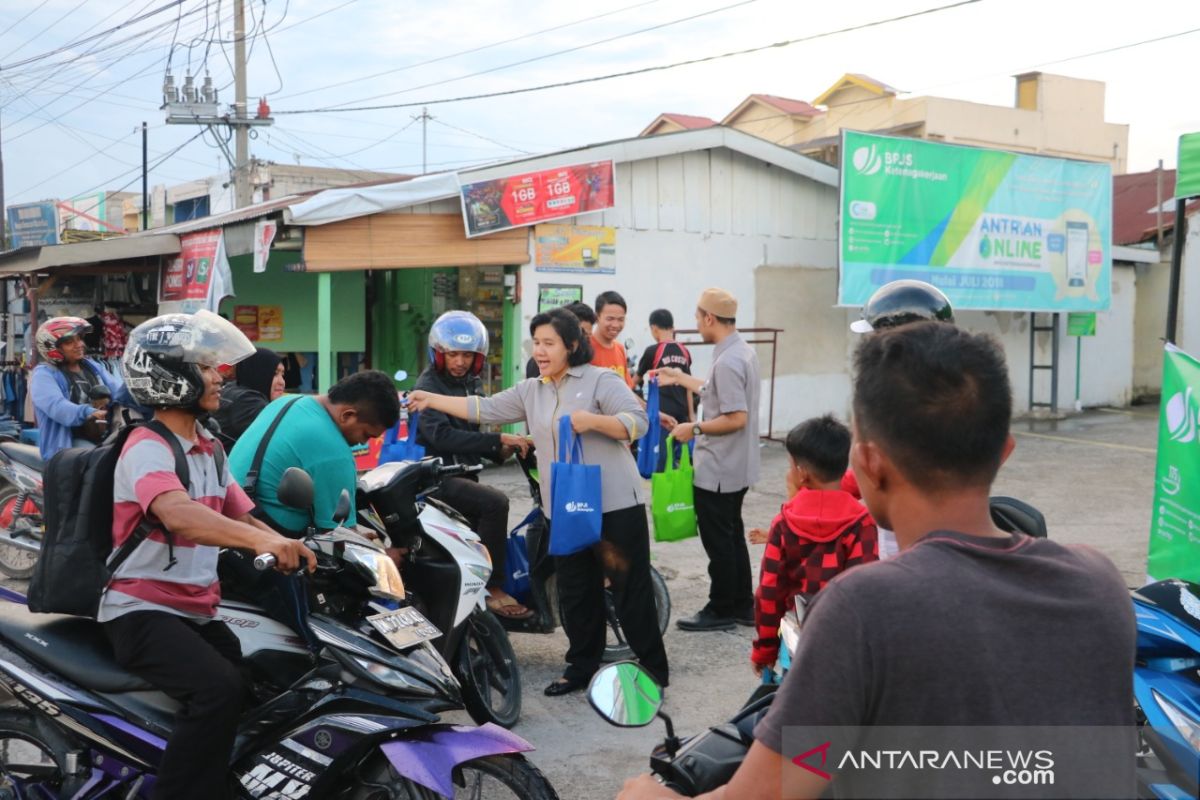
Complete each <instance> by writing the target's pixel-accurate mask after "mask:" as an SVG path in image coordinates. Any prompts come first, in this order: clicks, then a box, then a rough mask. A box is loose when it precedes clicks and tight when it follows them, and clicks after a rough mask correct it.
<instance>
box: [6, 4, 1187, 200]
mask: <svg viewBox="0 0 1200 800" xmlns="http://www.w3.org/2000/svg"><path fill="white" fill-rule="evenodd" d="M952 3H953V0H858V2H855V3H802V2H797V0H595V2H592V3H587V4H574V3H562V2H542V1H541V0H525V2H522V3H499V2H495V0H493V1H492V2H475V1H469V0H440V2H436V3H434V2H413V0H247V10H246V14H247V27H248V28H249V29H252V31H253V33H254V36H253V39H252V46H251V55H250V60H249V61H250V65H249V72H248V74H249V81H248V83H249V95H250V97H251V102H250V106H251V113H253V110H254V109H255V108H257V98H259V97H260V96H266V97H267V99H268V102H269V104H270V106H271V109H272V112H273V114H274V115H275V119H276V122H275V124H274V125H273V126H272V127H269V128H261V129H258V130H257V131H256V133H257V134H258V137H257V138H256V139H254V140H253V141H252V142H251V148H250V149H251V154H252V155H254V156H255V157H257V158H260V159H263V160H268V161H274V162H277V163H288V164H295V163H301V164H307V165H313V166H333V167H343V168H347V169H354V170H360V169H361V170H382V171H388V172H398V173H407V174H419V173H420V172H421V170H422V127H424V128H425V133H426V141H427V145H426V154H425V160H426V162H427V164H428V166H427V168H428V170H429V171H437V170H445V169H454V168H458V167H465V166H469V165H472V164H479V163H485V162H489V161H497V160H504V159H508V158H517V157H521V156H523V155H525V154H527V153H538V152H547V151H553V150H558V149H564V148H568V147H575V146H580V145H585V144H589V143H595V142H603V141H608V140H612V139H620V138H625V137H630V136H635V135H637V133H638V132H639V131H641V130H642V128H644V127H645V126H646V125H647V124H649V123H650V122H651V121H652V120H653V119H654V118H655V117H656V116H657V115H658V114H659V113H660V112H664V111H671V112H678V113H687V114H698V115H703V116H709V117H713V118H715V119H720V118H722V117H723V116H725V115H726V114H727V113H728V112H729V111H730V110H732V109H733V108H734V107H735V106H737V105H738V103H740V102H741V101H742V100H743V99H745V97H746V96H747V95H749V94H752V93H766V94H775V95H780V96H784V97H791V98H796V99H800V100H812V99H813V98H815V97H817V96H818V95H819V94H820V93H821V92H823V91H824V90H825V89H826V88H828V87H829V86H830V85H831V84H833V83H834V82H835V81H836V80H837V79H838V78H839V77H840V76H841V75H842V74H843V73H846V72H857V73H865V74H868V75H871V76H873V77H875V78H877V79H879V80H882V81H883V82H885V83H888V84H890V85H892V86H894V87H897V88H898V89H901V90H903V91H904V92H905V93H906V94H905V95H902V96H920V95H935V96H942V97H953V98H959V99H964V100H971V101H975V102H981V103H991V104H996V105H1005V106H1011V105H1012V103H1013V96H1014V84H1013V80H1012V76H1013V75H1015V74H1018V73H1021V72H1026V71H1030V70H1035V69H1041V70H1042V71H1045V72H1051V73H1056V74H1063V75H1070V76H1073V77H1079V78H1088V79H1092V80H1100V81H1104V82H1105V83H1106V84H1107V96H1106V118H1107V120H1108V121H1109V122H1114V123H1126V124H1129V126H1130V134H1129V146H1130V159H1129V169H1130V171H1142V170H1149V169H1153V168H1154V167H1155V166H1156V164H1157V163H1158V161H1159V159H1162V160H1163V161H1164V162H1165V164H1166V166H1168V167H1171V166H1173V165H1174V162H1175V148H1176V146H1177V141H1178V137H1179V135H1180V134H1182V133H1185V132H1191V131H1197V130H1200V104H1197V103H1195V102H1194V101H1193V100H1192V99H1191V98H1192V95H1193V90H1194V81H1193V79H1186V78H1184V77H1183V71H1184V69H1185V67H1187V66H1190V65H1191V63H1192V61H1191V59H1188V58H1187V56H1189V55H1191V54H1193V53H1194V52H1195V49H1196V46H1197V43H1198V42H1200V7H1192V6H1190V5H1189V4H1180V3H1178V2H1177V0H1171V2H1167V0H1140V2H1138V3H1136V4H1133V3H1124V4H1119V5H1117V4H1114V5H1112V6H1111V7H1110V8H1104V9H1102V8H1101V6H1099V5H1097V4H1095V3H1083V2H1078V0H1069V1H1068V0H1038V1H1037V2H1035V1H1033V0H979V2H973V3H965V4H961V5H957V6H956V7H952V8H945V9H943V10H937V11H932V12H931V13H927V14H923V15H919V16H914V17H911V18H909V19H902V20H895V21H886V20H889V19H891V18H895V17H899V16H902V15H906V14H913V13H915V12H920V11H926V10H932V9H937V8H939V7H941V6H945V5H951V4H952ZM169 4H170V7H169V8H167V9H166V10H162V11H159V12H158V13H155V14H153V15H151V16H149V17H147V18H146V19H144V20H141V21H131V20H133V18H135V17H137V16H139V15H140V14H147V13H150V12H154V11H156V10H157V9H160V8H162V7H164V6H168V5H169ZM2 6H3V8H0V148H2V150H0V152H2V154H3V162H4V189H5V199H6V201H7V203H9V204H14V203H21V202H30V201H35V200H40V199H47V198H67V197H72V196H78V195H81V194H84V193H86V192H89V191H96V190H99V189H101V188H103V189H110V190H118V189H122V188H125V189H126V190H133V191H137V190H140V185H141V184H140V180H141V178H140V176H141V123H142V122H143V121H145V122H147V123H148V125H149V150H150V164H151V176H150V183H151V184H152V185H154V184H167V185H174V184H177V183H182V182H185V181H188V180H194V179H197V178H201V177H205V176H208V175H213V174H217V173H219V172H221V171H224V170H226V169H227V168H228V165H227V162H226V161H225V157H224V156H223V155H222V150H221V148H220V146H219V144H218V142H217V141H216V138H217V136H220V137H221V138H222V139H223V138H224V137H225V136H226V135H227V133H228V131H219V132H216V133H212V132H202V130H201V128H198V127H196V126H188V125H167V124H165V122H164V118H165V113H164V112H163V111H162V110H160V105H161V97H162V95H161V85H162V80H163V75H164V72H165V70H166V68H167V65H168V63H169V64H170V68H171V71H172V73H173V74H174V75H175V77H176V83H182V78H183V75H184V74H185V73H186V72H187V71H188V70H189V69H190V70H191V72H192V73H193V74H196V75H198V76H200V77H201V78H202V77H203V75H204V73H205V71H206V70H207V72H208V73H209V74H210V75H211V76H212V78H213V81H214V83H215V84H216V85H217V86H218V87H225V88H223V89H222V91H221V95H220V99H221V103H222V105H223V106H224V105H227V104H228V103H231V102H232V101H233V87H232V69H231V66H230V64H231V59H232V56H233V47H232V43H231V40H232V30H233V27H232V22H231V21H232V16H233V3H232V0H183V2H182V3H180V4H178V5H173V4H171V0H7V2H4V3H3V4H2ZM123 23H128V24H125V25H124V27H122V28H121V29H119V30H117V31H114V32H110V33H105V32H106V31H108V29H110V28H113V27H114V26H117V25H122V24H123ZM869 23H881V24H877V25H874V26H871V27H861V26H865V25H868V24H869ZM846 28H858V29H857V30H850V31H846V32H841V33H837V31H841V30H843V29H846ZM97 34H104V35H102V36H96V35H97ZM826 34H828V35H826ZM93 36H95V37H96V38H93V39H91V40H90V41H82V42H81V41H80V40H81V39H84V40H86V39H87V38H88V37H93ZM1162 37H1170V38H1162ZM791 39H807V40H806V41H799V42H797V43H794V44H791V45H788V46H786V47H775V48H770V49H767V50H764V51H762V52H758V53H753V54H749V55H742V56H737V57H731V58H724V59H719V60H713V61H709V62H706V63H702V64H696V65H691V66H682V67H678V68H675V69H669V70H662V71H653V72H647V73H644V74H640V75H636V76H631V77H623V78H616V79H612V80H605V81H596V82H590V83H584V84H579V85H574V86H567V87H562V88H554V89H547V90H544V91H535V92H527V93H521V94H510V95H507V96H501V97H492V98H486V99H476V100H463V99H459V100H455V101H453V102H437V101H441V100H446V99H451V98H462V97H464V96H467V95H477V94H489V93H495V92H511V91H513V90H518V89H524V88H528V87H535V86H540V85H544V84H549V83H557V82H563V81H572V80H577V79H582V78H588V77H592V76H601V75H606V74H610V73H615V72H625V71H629V70H636V69H642V68H646V67H652V66H658V65H664V64H670V63H674V62H677V61H686V60H690V59H697V58H703V57H707V56H713V55H718V54H722V53H728V52H732V51H738V50H743V49H750V48H756V47H762V46H763V45H768V44H771V43H774V42H780V41H784V40H791ZM1156 39H1157V40H1159V41H1151V42H1148V43H1145V44H1137V43H1139V42H1146V41H1147V40H1156ZM1129 45H1136V46H1129ZM1117 48H1120V49H1117ZM1102 50H1110V51H1111V52H1107V53H1102V54H1099V55H1089V54H1095V53H1097V52H1098V51H1102ZM46 54H51V55H48V56H46V57H43V58H37V59H36V60H32V61H30V62H29V63H24V64H23V63H22V62H24V61H26V60H27V59H35V58H36V57H39V56H45V55H46ZM1055 62H1057V63H1055ZM1175 73H1179V75H1178V76H1176V74H1175ZM423 103H428V104H429V105H428V110H429V114H430V115H431V116H432V117H433V119H432V120H431V121H428V122H426V123H425V124H424V126H423V125H422V123H421V122H420V121H417V120H414V119H413V117H414V116H417V115H419V114H420V113H421V108H422V106H421V104H423ZM388 104H415V105H413V106H412V107H404V108H392V109H382V110H371V111H337V112H336V113H313V112H314V111H315V110H318V109H329V108H333V107H346V106H349V107H356V106H364V105H367V106H372V105H388ZM285 112H303V113H285ZM193 137H197V138H193ZM189 140H191V141H189ZM230 147H232V144H231V145H230Z"/></svg>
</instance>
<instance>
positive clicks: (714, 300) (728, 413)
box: [658, 289, 760, 631]
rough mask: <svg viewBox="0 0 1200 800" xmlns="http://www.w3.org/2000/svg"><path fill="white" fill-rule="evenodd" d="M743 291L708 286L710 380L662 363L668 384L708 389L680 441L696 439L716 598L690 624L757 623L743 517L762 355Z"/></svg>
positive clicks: (704, 332)
mask: <svg viewBox="0 0 1200 800" xmlns="http://www.w3.org/2000/svg"><path fill="white" fill-rule="evenodd" d="M736 322H737V299H736V298H735V297H734V296H733V295H731V294H730V293H729V292H727V291H725V290H724V289H706V290H705V291H704V293H703V294H701V295H700V301H699V303H697V308H696V328H697V329H698V330H699V331H700V336H701V337H702V338H703V339H704V341H705V342H711V343H712V344H715V345H716V348H715V350H714V351H713V364H712V369H711V370H710V371H709V375H708V379H707V380H704V381H702V380H700V379H699V378H695V377H693V376H691V375H686V374H684V373H683V372H682V371H680V370H679V369H677V368H674V367H663V368H661V369H659V370H658V376H659V385H660V386H683V387H685V388H688V389H691V390H692V391H693V392H696V393H698V394H699V395H700V403H701V408H702V411H703V419H702V420H701V421H700V422H698V423H692V422H681V423H679V425H677V426H676V427H675V430H674V431H672V432H671V433H672V435H673V436H674V437H675V441H677V442H680V443H687V442H688V441H690V440H691V439H693V438H695V439H696V456H695V465H696V466H695V469H696V477H695V498H696V519H697V522H698V523H699V527H700V541H701V542H702V543H703V544H704V551H705V552H706V553H707V554H708V576H709V579H710V581H711V584H710V586H709V591H708V604H707V605H706V606H704V608H702V609H700V611H699V612H698V613H697V614H696V615H695V616H692V617H688V618H686V619H681V620H679V621H678V622H677V623H676V624H677V625H678V626H679V628H680V629H681V630H685V631H714V630H728V629H730V628H732V627H733V626H734V625H735V624H742V625H746V626H750V627H753V625H754V587H753V585H752V583H751V576H750V551H749V549H748V548H747V547H746V528H745V525H744V524H743V523H742V501H743V500H745V498H746V490H747V489H749V488H750V487H751V486H752V485H754V484H755V483H756V482H757V481H758V477H759V452H758V395H759V386H760V381H759V370H758V356H757V355H755V353H754V348H752V347H751V346H750V345H748V344H746V342H745V341H744V340H743V339H742V337H741V336H740V335H739V334H738V332H737V325H736Z"/></svg>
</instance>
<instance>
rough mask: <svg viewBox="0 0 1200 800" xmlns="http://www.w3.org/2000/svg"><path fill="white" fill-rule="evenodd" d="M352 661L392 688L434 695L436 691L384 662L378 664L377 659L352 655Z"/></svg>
mask: <svg viewBox="0 0 1200 800" xmlns="http://www.w3.org/2000/svg"><path fill="white" fill-rule="evenodd" d="M354 661H355V663H356V664H358V665H359V666H360V667H362V668H363V669H364V670H366V671H367V672H368V673H370V675H371V677H372V678H374V679H375V680H377V681H379V682H380V683H382V684H384V685H385V686H390V687H392V688H393V689H402V690H404V691H408V692H415V693H418V694H427V695H431V696H432V695H434V694H436V692H435V691H434V690H433V689H431V688H430V687H428V686H426V685H425V684H423V683H418V682H417V681H415V680H413V679H412V678H410V677H408V676H407V675H405V674H404V673H403V672H401V671H400V670H398V669H392V668H391V667H389V666H387V665H386V664H380V663H379V662H378V661H368V660H367V659H365V658H358V657H357V656H355V657H354Z"/></svg>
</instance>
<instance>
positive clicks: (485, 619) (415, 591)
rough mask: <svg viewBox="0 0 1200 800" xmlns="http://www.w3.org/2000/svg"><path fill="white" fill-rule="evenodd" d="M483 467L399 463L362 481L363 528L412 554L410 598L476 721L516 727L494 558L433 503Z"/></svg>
mask: <svg viewBox="0 0 1200 800" xmlns="http://www.w3.org/2000/svg"><path fill="white" fill-rule="evenodd" d="M480 469H481V467H477V466H476V467H467V466H460V465H443V464H442V461H441V459H437V458H432V459H425V460H424V461H415V462H414V461H396V462H390V463H387V464H383V465H381V466H379V467H376V468H375V469H373V470H371V471H370V472H367V473H366V474H364V475H363V476H362V477H360V478H359V481H358V490H359V499H358V504H357V505H358V513H359V521H360V522H361V523H362V524H364V525H366V526H367V527H369V528H370V529H371V530H373V531H375V532H376V534H377V535H378V536H379V537H380V538H381V539H383V540H384V541H390V543H391V545H392V546H393V547H398V548H401V549H402V550H405V551H407V552H406V553H405V554H404V558H403V567H402V569H401V573H402V575H403V578H404V585H405V587H406V588H407V590H408V593H409V599H410V600H411V601H412V603H413V605H414V606H416V607H417V608H418V609H420V610H421V612H422V613H423V614H425V616H426V617H428V618H429V621H430V622H432V623H433V624H434V625H435V626H436V627H437V628H438V629H439V630H442V631H446V633H445V634H444V635H443V636H441V637H440V638H438V639H436V640H434V642H433V644H434V646H435V647H436V648H437V649H438V651H439V652H440V653H441V654H442V656H443V657H445V659H446V660H447V661H448V662H449V663H450V667H451V669H452V670H453V671H454V674H455V676H456V677H457V678H458V680H459V683H461V684H462V694H463V704H464V705H465V706H466V708H467V711H468V712H469V713H470V715H471V718H472V719H474V720H475V721H476V722H478V723H480V724H483V723H485V722H494V723H496V724H497V725H503V726H504V727H506V728H510V727H512V726H513V725H515V724H516V722H517V720H518V719H520V717H521V674H520V670H519V668H518V666H517V658H516V654H515V653H513V649H512V644H511V643H510V642H509V640H508V632H507V631H505V629H504V627H503V626H502V625H501V624H500V621H499V620H497V619H496V617H495V616H494V615H493V614H491V613H489V612H488V610H487V604H486V598H487V594H488V591H487V582H488V578H490V577H491V574H492V559H491V556H490V555H489V554H488V551H487V548H486V547H484V546H483V543H482V542H481V541H480V539H479V536H478V534H476V533H475V532H474V531H472V530H471V528H470V525H469V523H468V522H467V520H466V519H464V518H463V517H462V516H461V515H460V514H459V513H458V512H457V511H455V510H454V509H452V508H450V506H448V505H446V504H445V503H443V502H441V501H439V500H438V499H437V498H436V497H431V496H428V494H427V493H428V492H430V491H431V490H433V489H435V488H437V486H438V485H440V484H441V482H442V480H444V479H445V478H449V477H453V476H456V475H464V474H468V473H472V472H478V471H479V470H480Z"/></svg>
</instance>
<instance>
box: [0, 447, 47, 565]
mask: <svg viewBox="0 0 1200 800" xmlns="http://www.w3.org/2000/svg"><path fill="white" fill-rule="evenodd" d="M44 469H45V465H44V464H43V462H42V455H41V453H40V452H39V451H38V449H37V448H36V447H34V446H33V445H28V444H21V443H19V442H0V478H2V479H3V480H4V484H3V485H2V486H0V572H3V573H4V574H5V575H7V576H8V577H10V578H17V579H20V580H27V579H28V578H29V576H30V575H32V574H33V565H34V564H35V563H37V557H38V552H39V551H40V550H41V549H42V528H43V520H42V507H43V503H44V499H43V496H42V473H43V471H44Z"/></svg>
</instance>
